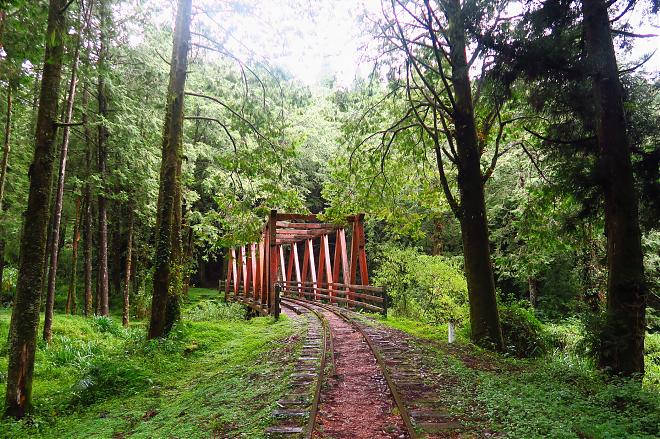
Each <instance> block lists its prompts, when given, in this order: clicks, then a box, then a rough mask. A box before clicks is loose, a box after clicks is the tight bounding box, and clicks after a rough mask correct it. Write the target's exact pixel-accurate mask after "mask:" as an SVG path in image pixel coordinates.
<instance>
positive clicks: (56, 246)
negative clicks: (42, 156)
mask: <svg viewBox="0 0 660 439" xmlns="http://www.w3.org/2000/svg"><path fill="white" fill-rule="evenodd" d="M80 43H81V38H80V32H79V33H78V41H77V43H76V48H75V50H74V54H73V61H72V64H71V79H70V81H69V93H68V96H67V101H66V110H65V114H64V122H65V123H71V120H72V117H73V103H74V102H75V99H76V86H77V84H78V60H79V58H80ZM62 131H63V133H62V146H61V148H60V171H59V174H58V178H57V189H56V192H55V204H54V206H53V229H52V230H51V239H50V245H51V248H50V249H48V251H50V266H49V270H48V289H47V291H46V310H45V311H46V312H45V314H46V315H45V318H44V333H43V338H44V340H45V341H47V342H50V341H51V338H52V337H53V308H54V306H55V288H56V283H57V262H58V260H59V251H60V248H61V246H60V223H61V220H62V205H63V202H64V179H65V178H66V163H67V158H68V155H69V127H68V126H65V127H64V128H63V130H62Z"/></svg>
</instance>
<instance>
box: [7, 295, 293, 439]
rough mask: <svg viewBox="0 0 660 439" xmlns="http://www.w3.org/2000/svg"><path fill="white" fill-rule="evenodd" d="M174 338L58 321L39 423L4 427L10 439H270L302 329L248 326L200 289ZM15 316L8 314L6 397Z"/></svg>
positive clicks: (40, 360) (102, 321) (287, 324)
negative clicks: (240, 438)
mask: <svg viewBox="0 0 660 439" xmlns="http://www.w3.org/2000/svg"><path fill="white" fill-rule="evenodd" d="M192 293H193V294H191V298H190V299H189V301H188V303H187V304H186V306H185V311H184V318H183V321H182V323H181V324H179V325H177V326H176V327H175V329H174V331H173V333H172V334H171V335H170V337H169V338H168V339H166V340H160V341H146V340H145V339H144V334H145V322H135V323H132V325H131V328H130V329H124V328H122V327H121V318H120V317H117V318H112V319H108V318H100V317H99V318H90V319H86V318H84V317H79V316H73V317H72V316H64V315H62V314H56V316H55V320H54V325H53V332H54V337H53V343H52V344H51V345H50V346H46V345H45V344H43V343H40V344H39V348H38V351H37V357H36V366H35V378H34V402H35V409H34V413H33V415H32V416H30V417H29V418H27V419H25V420H22V421H20V422H15V421H12V420H7V419H5V420H0V437H7V438H10V437H11V438H62V437H66V438H92V437H93V438H121V437H129V436H130V437H136V438H140V437H143V438H147V437H149V438H153V437H180V438H208V437H238V436H241V435H242V436H244V437H250V438H259V437H263V432H264V429H265V428H266V427H267V426H268V425H269V424H270V423H271V411H272V410H273V409H274V408H275V401H276V400H277V399H278V398H280V397H281V396H282V395H283V394H284V392H285V384H284V383H286V381H287V380H286V377H287V376H288V374H290V373H291V370H292V364H293V361H294V360H295V358H296V352H295V351H296V350H297V349H299V348H300V342H299V341H297V340H296V334H297V332H298V329H300V328H297V326H296V323H295V322H293V321H291V320H289V319H287V318H286V316H283V317H282V318H281V319H280V320H279V321H277V322H276V321H274V320H273V319H272V318H267V317H263V318H254V319H251V320H245V319H244V310H243V309H242V308H241V307H240V306H238V305H235V304H234V305H226V304H223V303H220V302H215V301H209V300H208V299H209V298H210V297H217V292H215V291H213V290H206V291H203V290H201V289H195V291H193V292H192ZM9 319H10V310H1V311H0V343H2V344H1V345H0V349H1V350H2V353H3V355H2V357H0V398H2V400H3V401H4V392H5V384H6V370H7V358H6V352H7V347H6V340H7V330H8V326H9Z"/></svg>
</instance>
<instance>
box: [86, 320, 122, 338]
mask: <svg viewBox="0 0 660 439" xmlns="http://www.w3.org/2000/svg"><path fill="white" fill-rule="evenodd" d="M92 323H93V324H94V326H96V329H97V330H98V331H99V332H108V333H110V334H112V335H115V336H117V337H121V336H123V335H124V328H123V327H122V326H121V325H120V324H119V323H118V322H116V321H114V320H113V319H112V318H110V317H108V316H94V317H92Z"/></svg>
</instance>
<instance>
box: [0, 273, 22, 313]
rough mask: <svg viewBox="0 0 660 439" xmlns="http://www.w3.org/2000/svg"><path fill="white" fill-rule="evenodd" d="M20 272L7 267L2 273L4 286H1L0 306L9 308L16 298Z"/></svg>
mask: <svg viewBox="0 0 660 439" xmlns="http://www.w3.org/2000/svg"><path fill="white" fill-rule="evenodd" d="M17 279H18V270H17V269H15V268H14V267H9V266H7V267H5V269H4V271H3V272H2V285H0V305H3V306H9V305H10V304H11V301H12V300H13V298H14V290H16V280H17Z"/></svg>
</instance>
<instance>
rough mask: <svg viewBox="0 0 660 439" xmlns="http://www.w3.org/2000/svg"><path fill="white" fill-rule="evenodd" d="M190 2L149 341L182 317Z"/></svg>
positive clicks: (181, 10) (173, 109)
mask: <svg viewBox="0 0 660 439" xmlns="http://www.w3.org/2000/svg"><path fill="white" fill-rule="evenodd" d="M191 3H192V2H191V0H179V2H178V7H177V18H176V26H175V32H174V45H173V48H172V58H171V63H170V82H169V86H168V90H167V109H166V113H165V124H164V125H165V126H164V129H163V147H162V162H161V172H160V191H159V197H158V213H157V214H158V217H157V220H156V226H157V227H156V254H155V260H154V264H155V270H154V280H153V298H152V303H151V321H150V324H149V334H148V336H149V338H156V337H163V336H165V335H167V333H168V332H169V330H170V329H171V328H172V325H173V324H174V322H175V321H177V320H178V319H179V317H180V306H179V300H180V295H181V287H182V282H181V279H182V277H181V273H182V271H181V264H180V262H181V261H180V259H181V258H180V255H181V234H180V229H181V175H180V169H181V166H180V164H181V158H182V135H183V130H182V129H183V101H184V90H185V84H186V73H187V67H188V50H189V46H190V14H191V9H192V4H191Z"/></svg>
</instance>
